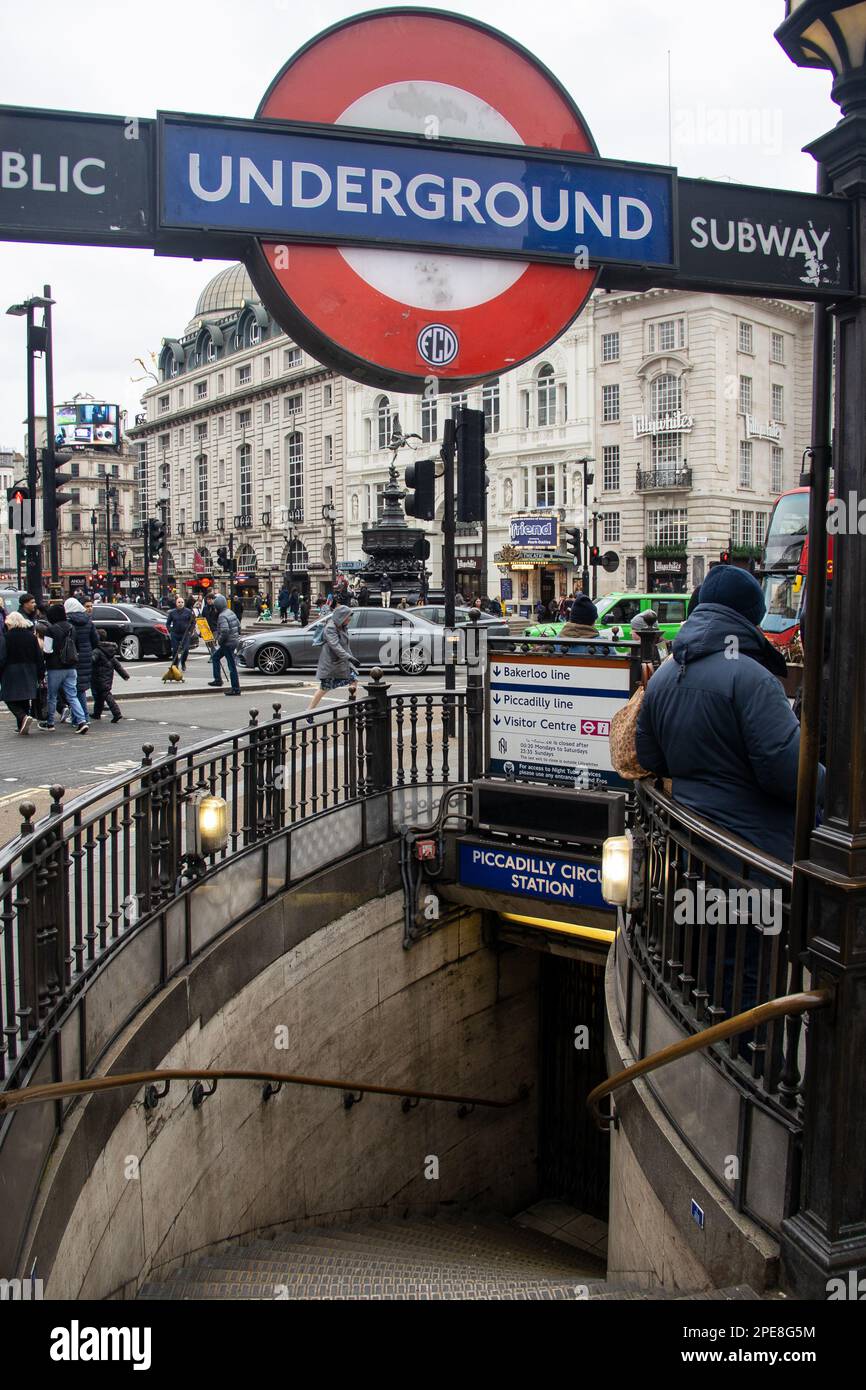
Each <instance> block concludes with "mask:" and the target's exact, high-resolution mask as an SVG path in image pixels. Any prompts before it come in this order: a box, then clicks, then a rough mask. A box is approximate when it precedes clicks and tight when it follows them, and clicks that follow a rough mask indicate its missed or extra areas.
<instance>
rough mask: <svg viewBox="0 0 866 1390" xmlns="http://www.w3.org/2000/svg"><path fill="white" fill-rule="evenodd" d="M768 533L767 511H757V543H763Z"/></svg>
mask: <svg viewBox="0 0 866 1390" xmlns="http://www.w3.org/2000/svg"><path fill="white" fill-rule="evenodd" d="M766 534H767V513H766V512H755V545H763V544H764V537H765V535H766Z"/></svg>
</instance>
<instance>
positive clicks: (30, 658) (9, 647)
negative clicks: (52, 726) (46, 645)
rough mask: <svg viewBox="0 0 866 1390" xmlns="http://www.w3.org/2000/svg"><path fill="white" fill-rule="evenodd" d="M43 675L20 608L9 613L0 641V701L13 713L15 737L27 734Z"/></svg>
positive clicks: (39, 651)
mask: <svg viewBox="0 0 866 1390" xmlns="http://www.w3.org/2000/svg"><path fill="white" fill-rule="evenodd" d="M44 672H45V656H44V653H43V651H42V647H41V646H40V645H39V638H38V637H37V636H36V628H35V627H34V625H33V623H32V622H31V621H30V620H29V618H26V617H25V616H24V614H23V613H22V612H21V610H20V609H19V611H18V612H17V613H10V614H9V616H8V617H7V619H6V622H5V624H4V627H3V633H2V640H0V699H3V700H4V701H5V702H6V704H7V705H8V707H9V709H10V710H11V711H12V713H13V714H14V716H15V723H16V725H17V728H18V733H19V734H29V733H30V730H31V728H32V727H33V716H32V713H31V705H32V702H33V701H34V700H35V699H36V695H37V691H38V689H39V682H40V680H41V679H42V676H43V674H44Z"/></svg>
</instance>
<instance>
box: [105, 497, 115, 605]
mask: <svg viewBox="0 0 866 1390" xmlns="http://www.w3.org/2000/svg"><path fill="white" fill-rule="evenodd" d="M105 582H106V586H107V588H108V601H109V603H110V602H111V600H112V598H113V596H114V577H113V575H112V573H111V482H110V480H109V477H108V474H106V475H105Z"/></svg>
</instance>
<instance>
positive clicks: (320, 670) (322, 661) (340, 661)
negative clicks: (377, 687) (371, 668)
mask: <svg viewBox="0 0 866 1390" xmlns="http://www.w3.org/2000/svg"><path fill="white" fill-rule="evenodd" d="M351 616H352V610H351V608H347V607H346V605H345V604H340V605H339V607H337V608H335V609H334V611H333V613H331V614H329V616H328V617H327V618H326V619H325V625H324V628H323V630H322V645H321V648H320V651H319V662H318V665H317V667H316V678H317V680H318V682H319V688H318V690H317V691H316V693H315V695H314V696H313V698H312V700H311V701H310V707H309V710H308V711H307V718H308V719H312V715H313V710H314V709H315V708H316V706H317V705H318V703H319V701H320V700H321V698H322V696H323V695H324V693H325V691H326V690H337V689H339V688H341V687H342V686H344V685H347V686H348V687H349V694H350V695H354V693H355V690H356V688H357V687H356V682H357V679H358V673H357V671H356V670H355V664H354V658H353V656H352V650H351V648H350V646H349V619H350V618H351Z"/></svg>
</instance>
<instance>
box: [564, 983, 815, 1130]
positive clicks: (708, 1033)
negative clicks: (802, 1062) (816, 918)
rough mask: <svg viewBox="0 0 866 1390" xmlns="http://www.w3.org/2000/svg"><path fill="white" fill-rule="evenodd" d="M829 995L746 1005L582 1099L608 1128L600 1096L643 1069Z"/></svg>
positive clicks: (804, 995) (804, 1010) (807, 994)
mask: <svg viewBox="0 0 866 1390" xmlns="http://www.w3.org/2000/svg"><path fill="white" fill-rule="evenodd" d="M832 999H833V991H832V990H831V989H815V990H807V991H805V992H803V993H801V994H784V995H782V996H781V997H780V998H779V999H771V1000H769V1002H768V1003H766V1004H757V1005H756V1006H755V1007H754V1008H753V1009H746V1010H745V1012H744V1013H741V1014H734V1016H733V1017H732V1018H728V1019H726V1020H725V1022H724V1023H714V1024H713V1026H712V1028H705V1029H703V1031H702V1032H700V1033H693V1034H692V1036H691V1037H690V1038H681V1039H680V1041H679V1042H675V1043H671V1044H670V1045H669V1046H668V1047H661V1048H659V1050H658V1052H652V1053H651V1054H650V1056H649V1057H644V1058H643V1059H642V1060H641V1061H640V1062H635V1063H634V1064H633V1065H632V1066H630V1067H626V1068H625V1070H624V1071H619V1072H617V1073H616V1075H615V1076H609V1077H608V1078H607V1080H606V1081H602V1082H601V1084H600V1085H599V1086H596V1087H595V1089H594V1090H592V1091H590V1093H589V1095H588V1096H587V1098H586V1103H587V1105H588V1106H589V1107H590V1109H591V1110H592V1112H593V1116H594V1118H595V1122H596V1124H597V1125H598V1127H599V1129H610V1125H611V1119H612V1116H610V1115H603V1114H602V1113H601V1111H600V1110H599V1108H598V1103H599V1101H600V1100H604V1097H605V1096H609V1095H611V1094H612V1092H613V1091H618V1090H619V1089H620V1087H621V1086H627V1085H628V1084H629V1082H630V1081H634V1080H635V1079H636V1078H637V1077H638V1076H645V1075H646V1073H647V1072H650V1071H656V1070H657V1069H658V1068H659V1067H664V1066H667V1064H668V1062H676V1061H677V1060H678V1058H680V1057H688V1056H689V1054H690V1053H692V1052H700V1051H701V1050H702V1049H703V1048H705V1047H711V1046H712V1044H713V1043H717V1042H722V1040H723V1039H724V1038H733V1037H734V1036H735V1035H736V1034H737V1033H748V1032H749V1030H750V1029H751V1028H757V1027H758V1025H759V1024H761V1023H767V1022H769V1021H770V1019H773V1018H782V1017H783V1016H785V1015H788V1014H804V1013H807V1012H808V1011H809V1010H810V1009H826V1007H827V1005H828V1004H830V1003H831V1002H832Z"/></svg>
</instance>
